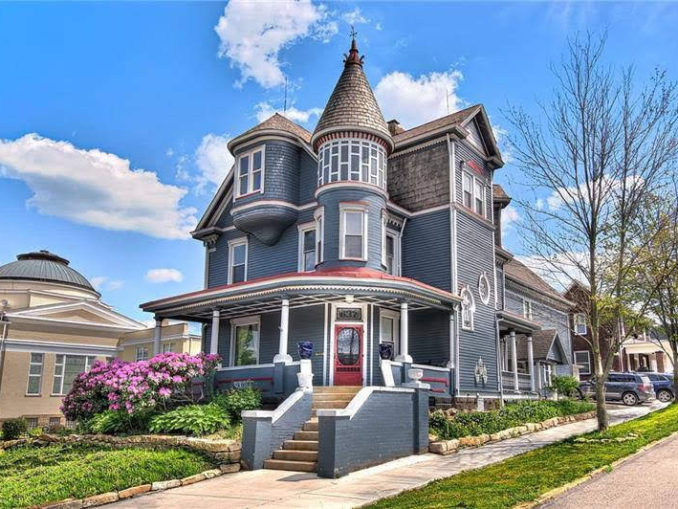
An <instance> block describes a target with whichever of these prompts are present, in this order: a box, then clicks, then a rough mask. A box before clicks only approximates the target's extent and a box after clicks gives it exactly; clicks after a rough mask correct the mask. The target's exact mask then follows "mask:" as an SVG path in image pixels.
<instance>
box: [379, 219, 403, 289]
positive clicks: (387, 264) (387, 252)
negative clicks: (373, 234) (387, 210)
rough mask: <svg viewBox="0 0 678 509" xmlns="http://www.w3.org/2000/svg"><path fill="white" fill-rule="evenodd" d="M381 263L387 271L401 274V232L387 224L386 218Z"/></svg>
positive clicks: (383, 223) (394, 274)
mask: <svg viewBox="0 0 678 509" xmlns="http://www.w3.org/2000/svg"><path fill="white" fill-rule="evenodd" d="M381 227H382V231H383V235H382V239H381V241H382V248H381V263H382V265H383V266H384V268H385V270H386V273H387V274H391V275H393V276H399V275H400V234H399V233H398V232H397V231H394V230H391V229H390V228H388V227H387V226H386V218H385V217H384V219H383V221H382V226H381Z"/></svg>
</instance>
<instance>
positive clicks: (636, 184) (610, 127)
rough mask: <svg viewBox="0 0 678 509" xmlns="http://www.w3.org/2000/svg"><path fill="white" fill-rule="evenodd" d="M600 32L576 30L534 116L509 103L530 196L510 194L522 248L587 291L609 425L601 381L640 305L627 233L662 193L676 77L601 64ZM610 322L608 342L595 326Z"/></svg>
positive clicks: (670, 160) (673, 142) (676, 145)
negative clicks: (547, 97)
mask: <svg viewBox="0 0 678 509" xmlns="http://www.w3.org/2000/svg"><path fill="white" fill-rule="evenodd" d="M604 46H605V38H604V37H601V38H600V39H594V38H593V37H591V36H590V35H589V36H587V37H577V38H575V39H573V40H571V41H570V42H569V43H568V48H567V52H566V55H565V57H564V58H563V61H562V62H561V64H560V65H558V66H554V67H553V68H552V70H553V72H554V75H555V77H556V83H557V87H556V89H555V90H554V95H553V98H552V99H551V101H549V102H548V103H545V104H539V115H538V116H532V115H530V114H528V113H527V112H526V111H525V110H524V109H522V108H518V107H510V108H509V109H508V111H507V112H506V114H507V117H508V119H509V121H510V123H511V125H512V130H511V136H510V141H511V143H512V145H513V154H514V157H515V159H516V161H517V162H518V163H519V165H520V167H521V169H522V171H523V174H524V176H525V177H526V178H527V181H528V183H529V185H530V187H531V189H533V190H534V192H535V195H534V196H535V198H536V196H542V197H543V196H544V195H547V198H546V199H545V200H544V199H543V198H542V199H541V200H536V199H528V198H526V197H522V198H519V199H518V200H517V201H518V203H519V204H520V205H521V206H522V209H523V211H524V214H525V216H526V221H523V225H522V227H523V228H526V229H527V233H528V235H526V243H527V247H528V249H529V250H530V251H532V252H533V253H534V254H536V255H537V256H538V257H539V258H540V259H541V260H543V261H544V264H545V265H546V266H547V267H548V268H549V269H550V270H551V271H552V273H553V274H555V275H557V276H559V278H560V279H561V280H562V277H570V278H578V279H582V280H583V282H584V283H585V284H586V285H587V286H588V287H589V289H590V297H589V301H588V303H587V304H588V305H587V320H588V322H589V327H590V331H591V334H590V341H591V349H592V351H593V363H594V374H595V377H596V380H597V383H596V400H597V417H598V427H599V429H601V430H604V429H606V428H607V427H608V416H607V412H606V409H605V385H604V382H605V381H606V380H607V376H608V373H609V371H610V369H611V367H612V363H613V359H614V355H615V354H616V353H617V352H618V350H619V345H620V344H621V343H622V342H623V341H624V340H625V339H626V338H627V337H628V335H629V334H630V333H631V332H632V331H633V330H634V328H635V327H636V325H637V322H638V321H639V320H641V319H642V318H643V316H644V314H645V311H646V309H647V306H648V303H647V302H644V303H636V304H635V305H633V306H631V301H630V299H631V297H632V295H631V294H630V289H629V288H628V285H627V284H626V283H627V281H629V280H630V278H631V277H632V276H633V273H632V268H633V267H634V266H635V264H636V262H637V261H638V256H639V255H640V254H641V253H642V252H643V246H642V243H643V242H645V243H647V242H649V241H650V240H651V238H652V235H651V234H650V235H644V236H643V237H642V238H639V237H636V236H633V235H632V231H633V228H634V226H635V225H638V224H639V218H640V217H641V216H642V214H643V213H644V211H643V208H642V204H643V203H644V200H645V199H646V197H647V196H649V195H651V194H654V195H661V194H662V192H663V187H664V186H665V185H666V182H667V177H668V175H670V173H671V171H672V170H673V164H674V163H675V161H676V156H677V155H678V100H677V97H676V92H677V91H676V84H675V83H673V82H670V81H669V80H668V79H667V78H666V75H665V73H663V72H661V71H656V72H655V73H654V74H653V75H652V76H651V78H650V79H649V80H648V81H647V82H645V83H644V84H643V85H642V86H641V87H640V88H638V87H637V86H636V79H635V76H634V71H633V69H632V68H629V69H625V70H621V71H617V70H616V69H614V68H612V67H609V66H607V65H605V64H604V63H603V61H602V57H603V50H604ZM609 323H612V324H613V325H614V328H615V333H614V334H612V336H611V338H609V339H608V341H609V342H610V344H609V348H608V349H607V351H606V353H604V351H605V350H606V349H604V348H601V336H600V327H601V325H602V324H609Z"/></svg>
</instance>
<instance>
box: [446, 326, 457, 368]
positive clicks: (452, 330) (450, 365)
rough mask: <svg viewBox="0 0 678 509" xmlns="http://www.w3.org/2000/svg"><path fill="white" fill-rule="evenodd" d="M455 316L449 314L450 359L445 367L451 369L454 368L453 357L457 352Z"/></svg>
mask: <svg viewBox="0 0 678 509" xmlns="http://www.w3.org/2000/svg"><path fill="white" fill-rule="evenodd" d="M454 326H455V314H454V313H450V359H449V360H448V361H447V367H448V368H450V369H452V368H454V357H455V353H456V351H457V347H456V342H455V338H456V336H455V334H456V331H455V327H454Z"/></svg>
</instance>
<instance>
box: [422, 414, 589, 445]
mask: <svg viewBox="0 0 678 509" xmlns="http://www.w3.org/2000/svg"><path fill="white" fill-rule="evenodd" d="M595 416H596V412H595V411H591V412H586V413H583V414H577V415H566V416H564V417H553V418H551V419H547V420H545V421H543V422H536V423H534V422H528V423H527V424H524V425H522V426H516V427H515V428H508V429H505V430H502V431H498V432H496V433H492V434H487V433H484V434H482V435H477V436H472V437H461V438H455V439H454V440H439V441H435V442H434V441H432V442H430V444H429V447H428V450H429V452H432V453H434V454H441V455H443V456H446V455H448V454H454V453H455V452H457V450H458V449H461V448H465V447H479V446H481V445H484V444H486V443H488V442H498V441H500V440H507V439H509V438H515V437H519V436H521V435H527V434H529V433H534V432H536V431H541V430H544V429H549V428H553V427H555V426H560V425H561V424H569V423H571V422H576V421H584V420H586V419H592V418H593V417H595Z"/></svg>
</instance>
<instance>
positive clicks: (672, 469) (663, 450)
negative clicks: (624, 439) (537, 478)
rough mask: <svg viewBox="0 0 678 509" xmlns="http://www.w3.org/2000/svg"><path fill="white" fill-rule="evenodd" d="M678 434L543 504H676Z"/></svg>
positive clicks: (604, 507) (616, 507)
mask: <svg viewBox="0 0 678 509" xmlns="http://www.w3.org/2000/svg"><path fill="white" fill-rule="evenodd" d="M677 505H678V436H676V437H673V438H671V439H669V440H667V441H666V442H663V443H660V444H658V445H656V446H654V447H652V448H650V449H647V450H646V451H644V452H642V453H640V454H639V455H638V456H636V457H634V458H632V459H630V460H628V461H626V462H624V463H622V464H621V465H619V466H618V467H617V468H615V469H614V470H613V471H612V472H611V473H609V474H601V475H598V476H596V477H595V478H593V479H591V480H590V481H587V482H585V483H584V484H581V485H579V486H577V487H575V488H573V489H572V490H571V491H568V492H567V493H565V494H564V495H562V496H560V497H558V498H556V499H554V500H553V501H551V502H547V503H545V504H544V505H542V506H540V507H543V508H548V509H566V508H567V509H569V508H572V509H574V508H580V507H596V508H599V509H626V508H628V507H656V508H662V507H676V506H677Z"/></svg>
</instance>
